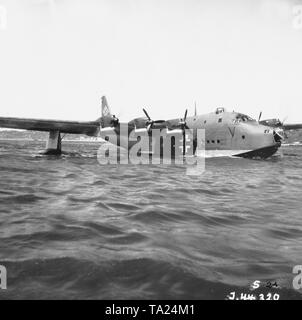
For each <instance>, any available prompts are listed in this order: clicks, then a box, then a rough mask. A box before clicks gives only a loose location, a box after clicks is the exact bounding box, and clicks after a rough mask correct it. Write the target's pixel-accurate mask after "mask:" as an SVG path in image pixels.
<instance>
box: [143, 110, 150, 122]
mask: <svg viewBox="0 0 302 320" xmlns="http://www.w3.org/2000/svg"><path fill="white" fill-rule="evenodd" d="M143 111H144V114H145V115H146V117H147V118H148V120H149V121H151V118H150V116H149V114H148V112H147V111H146V110H145V109H143Z"/></svg>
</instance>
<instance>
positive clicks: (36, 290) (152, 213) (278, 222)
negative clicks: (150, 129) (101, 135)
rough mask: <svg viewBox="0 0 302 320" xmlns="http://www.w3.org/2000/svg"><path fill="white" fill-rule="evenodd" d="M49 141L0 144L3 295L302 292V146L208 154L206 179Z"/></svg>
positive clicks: (94, 146) (286, 295)
mask: <svg viewBox="0 0 302 320" xmlns="http://www.w3.org/2000/svg"><path fill="white" fill-rule="evenodd" d="M44 147H45V143H44V142H39V141H36V142H31V141H0V172H1V176H0V264H1V265H4V266H5V267H6V269H7V278H8V279H7V289H6V290H0V299H198V300H199V299H226V298H227V296H230V294H231V292H235V294H236V297H241V293H247V294H255V295H256V296H257V297H258V298H261V297H260V295H261V294H265V295H267V294H269V293H272V294H277V295H278V296H279V297H280V299H301V298H302V292H301V290H295V289H294V288H293V280H294V277H295V276H296V275H294V274H293V268H294V266H296V265H302V178H301V176H302V147H299V146H287V147H283V148H282V150H281V153H280V154H279V155H277V156H275V157H273V158H271V159H269V160H266V161H263V160H247V159H234V158H210V159H206V171H205V172H204V174H202V175H199V176H188V175H187V174H186V168H185V167H184V166H180V165H178V166H169V165H165V166H164V165H157V166H156V165H154V166H144V165H120V166H118V165H107V166H104V165H103V166H102V165H100V164H99V163H98V161H97V156H96V155H97V150H98V148H99V147H100V144H98V143H85V142H83V143H73V142H64V143H63V148H64V150H65V151H66V153H65V154H64V155H62V156H60V157H58V156H44V155H42V154H40V152H41V150H43V149H44ZM255 281H260V288H259V289H257V290H254V291H253V290H252V287H253V284H255ZM272 284H274V286H272ZM276 286H278V287H276ZM265 297H266V296H265ZM275 297H276V298H277V296H275ZM262 298H263V296H262Z"/></svg>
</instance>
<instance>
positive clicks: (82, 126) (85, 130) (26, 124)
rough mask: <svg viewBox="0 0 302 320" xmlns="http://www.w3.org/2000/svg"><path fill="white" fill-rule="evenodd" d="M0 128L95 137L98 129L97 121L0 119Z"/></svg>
mask: <svg viewBox="0 0 302 320" xmlns="http://www.w3.org/2000/svg"><path fill="white" fill-rule="evenodd" d="M0 127H2V128H10V129H24V130H33V131H60V132H61V133H73V134H86V135H88V136H96V135H97V134H98V130H99V127H100V123H99V122H97V121H92V122H77V121H60V120H39V119H21V118H5V117H0Z"/></svg>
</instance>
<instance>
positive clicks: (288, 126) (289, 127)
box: [283, 123, 302, 130]
mask: <svg viewBox="0 0 302 320" xmlns="http://www.w3.org/2000/svg"><path fill="white" fill-rule="evenodd" d="M283 129H284V130H299V129H302V124H301V123H300V124H284V125H283Z"/></svg>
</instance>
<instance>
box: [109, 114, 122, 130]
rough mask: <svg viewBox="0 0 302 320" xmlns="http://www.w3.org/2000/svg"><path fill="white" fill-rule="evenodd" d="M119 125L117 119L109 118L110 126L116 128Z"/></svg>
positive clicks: (114, 117)
mask: <svg viewBox="0 0 302 320" xmlns="http://www.w3.org/2000/svg"><path fill="white" fill-rule="evenodd" d="M119 123H120V120H119V118H117V117H116V116H115V115H113V116H112V118H111V124H112V125H113V127H117V126H118V125H119Z"/></svg>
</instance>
